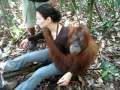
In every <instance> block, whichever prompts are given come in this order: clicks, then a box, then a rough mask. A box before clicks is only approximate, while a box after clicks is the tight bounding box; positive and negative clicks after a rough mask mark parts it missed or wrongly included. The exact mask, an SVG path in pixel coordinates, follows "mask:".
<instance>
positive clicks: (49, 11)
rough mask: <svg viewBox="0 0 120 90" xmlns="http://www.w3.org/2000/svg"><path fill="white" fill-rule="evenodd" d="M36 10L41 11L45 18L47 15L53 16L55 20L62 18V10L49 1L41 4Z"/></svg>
mask: <svg viewBox="0 0 120 90" xmlns="http://www.w3.org/2000/svg"><path fill="white" fill-rule="evenodd" d="M36 11H37V12H39V13H40V14H41V15H42V16H43V17H44V18H45V19H46V18H47V17H51V19H52V21H53V22H59V21H60V19H61V14H60V12H59V11H58V10H57V9H55V8H53V7H52V6H51V5H50V4H47V3H45V4H42V5H40V6H39V7H38V8H37V9H36Z"/></svg>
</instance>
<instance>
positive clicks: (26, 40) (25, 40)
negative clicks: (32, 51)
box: [20, 39, 28, 50]
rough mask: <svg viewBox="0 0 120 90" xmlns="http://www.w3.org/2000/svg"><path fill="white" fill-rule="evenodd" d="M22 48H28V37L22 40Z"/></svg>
mask: <svg viewBox="0 0 120 90" xmlns="http://www.w3.org/2000/svg"><path fill="white" fill-rule="evenodd" d="M20 49H24V50H27V49H28V39H24V40H22V42H21V43H20Z"/></svg>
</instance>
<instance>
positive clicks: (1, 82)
mask: <svg viewBox="0 0 120 90" xmlns="http://www.w3.org/2000/svg"><path fill="white" fill-rule="evenodd" d="M4 86H5V80H4V77H3V70H0V88H3V87H4Z"/></svg>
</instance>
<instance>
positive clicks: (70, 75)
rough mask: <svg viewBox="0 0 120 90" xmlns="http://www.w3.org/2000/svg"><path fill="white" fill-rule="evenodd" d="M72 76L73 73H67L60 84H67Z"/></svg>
mask: <svg viewBox="0 0 120 90" xmlns="http://www.w3.org/2000/svg"><path fill="white" fill-rule="evenodd" d="M71 78H72V73H71V72H67V73H65V74H64V75H63V76H62V77H61V78H60V79H59V80H58V82H57V84H58V85H59V86H67V85H68V84H69V82H70V80H71Z"/></svg>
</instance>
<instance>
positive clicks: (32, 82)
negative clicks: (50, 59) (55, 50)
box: [15, 63, 62, 90]
mask: <svg viewBox="0 0 120 90" xmlns="http://www.w3.org/2000/svg"><path fill="white" fill-rule="evenodd" d="M59 74H62V72H60V71H59V70H58V69H57V68H56V66H55V64H54V63H52V64H49V65H47V66H44V67H41V68H39V69H38V70H37V71H35V72H34V73H33V75H32V76H31V77H30V78H29V79H28V80H26V81H24V82H22V83H21V84H20V85H18V86H17V87H16V89H15V90H34V89H35V88H36V86H37V85H38V84H39V83H40V82H41V81H42V80H43V79H46V78H49V77H50V76H54V75H59Z"/></svg>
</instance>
